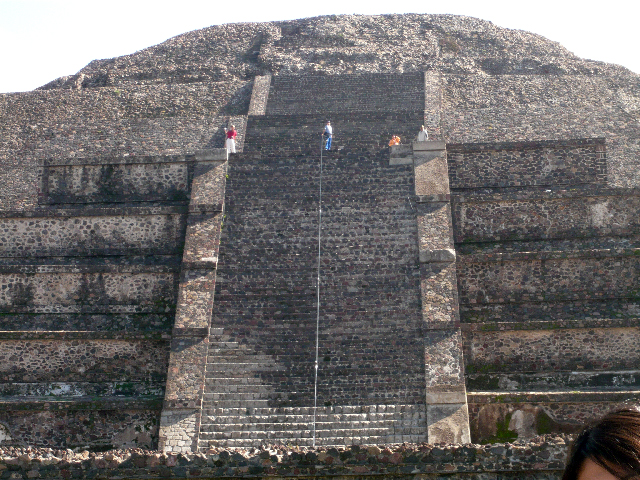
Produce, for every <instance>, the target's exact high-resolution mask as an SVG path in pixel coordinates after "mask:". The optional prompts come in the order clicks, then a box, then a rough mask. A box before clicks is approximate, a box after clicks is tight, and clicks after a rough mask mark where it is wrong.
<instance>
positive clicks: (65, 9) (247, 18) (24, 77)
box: [0, 0, 640, 92]
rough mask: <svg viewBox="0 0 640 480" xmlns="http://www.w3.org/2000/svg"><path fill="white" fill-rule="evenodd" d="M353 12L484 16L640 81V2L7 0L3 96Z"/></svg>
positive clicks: (2, 9)
mask: <svg viewBox="0 0 640 480" xmlns="http://www.w3.org/2000/svg"><path fill="white" fill-rule="evenodd" d="M343 13H360V14H370V15H373V14H382V13H451V14H457V15H467V16H471V17H478V18H482V19H484V20H489V21H491V22H493V23H494V24H496V25H499V26H501V27H507V28H515V29H521V30H528V31H531V32H534V33H538V34H540V35H543V36H545V37H547V38H549V39H550V40H554V41H558V42H560V43H561V44H562V45H564V46H565V47H566V48H568V49H569V50H570V51H572V52H574V53H575V54H576V55H578V56H580V57H583V58H589V59H592V60H602V61H606V62H610V63H618V64H620V65H624V66H625V67H627V68H629V69H630V70H632V71H634V72H636V73H640V54H639V53H638V47H639V44H640V42H639V35H638V26H637V23H638V19H639V18H640V1H638V0H609V1H607V2H589V1H584V0H583V1H577V0H553V1H552V0H529V1H522V0H521V1H518V0H509V1H504V0H441V1H439V2H433V1H430V2H426V1H422V2H419V1H415V0H414V1H407V0H394V1H385V2H383V1H380V0H355V1H350V0H338V1H328V0H322V1H320V0H308V1H304V0H303V1H300V0H298V1H290V0H277V1H273V0H270V1H269V0H261V1H258V0H235V1H232V0H225V1H224V2H221V1H220V0H179V1H176V0H172V1H166V0H156V1H147V0H127V1H125V0H107V1H101V0H82V1H80V0H0V92H17V91H27V90H32V89H34V88H36V87H39V86H41V85H44V84H45V83H47V82H49V81H51V80H54V79H56V78H58V77H61V76H63V75H73V74H74V73H76V72H77V71H78V70H80V69H81V68H82V67H84V66H85V65H86V64H87V63H89V62H90V61H91V60H94V59H99V58H111V57H117V56H120V55H126V54H129V53H133V52H135V51H137V50H141V49H143V48H146V47H149V46H152V45H156V44H158V43H161V42H163V41H164V40H166V39H168V38H170V37H173V36H175V35H179V34H181V33H185V32H188V31H191V30H196V29H199V28H204V27H208V26H210V25H218V24H222V23H236V22H258V21H273V20H288V19H294V18H303V17H313V16H318V15H329V14H343Z"/></svg>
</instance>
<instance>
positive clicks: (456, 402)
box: [0, 15, 640, 478]
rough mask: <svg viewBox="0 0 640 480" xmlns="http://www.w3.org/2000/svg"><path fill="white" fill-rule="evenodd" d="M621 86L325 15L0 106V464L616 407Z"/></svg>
mask: <svg viewBox="0 0 640 480" xmlns="http://www.w3.org/2000/svg"><path fill="white" fill-rule="evenodd" d="M638 82H639V79H638V76H637V75H635V74H632V73H631V72H629V71H627V70H625V69H623V68H621V67H616V66H613V65H608V64H603V63H599V62H592V61H585V60H581V59H579V58H577V57H575V56H573V55H571V54H570V53H568V52H567V51H566V50H564V49H563V48H562V47H561V46H559V45H558V44H555V43H552V42H549V41H547V40H545V39H543V38H542V37H538V36H535V35H533V34H529V33H526V32H518V31H510V30H505V29H501V28H498V27H496V26H494V25H492V24H490V23H488V22H484V21H481V20H477V19H473V18H467V17H455V16H446V15H445V16H438V15H405V16H396V15H391V16H379V17H368V16H341V17H335V16H329V17H319V18H315V19H305V20H296V21H289V22H274V23H260V24H237V25H224V26H220V27H211V28H209V29H205V30H201V31H196V32H191V33H188V34H184V35H181V36H179V37H175V38H173V39H170V40H168V41H167V42H165V43H164V44H162V45H159V46H156V47H152V48H150V49H147V50H145V51H142V52H138V53H136V54H133V55H129V56H125V57H119V58H116V59H111V60H101V61H95V62H92V63H91V64H89V65H88V66H87V67H86V68H85V69H83V70H82V71H81V72H80V73H78V74H77V75H75V76H73V77H68V78H67V77H65V78H62V79H58V80H56V81H54V82H51V83H50V84H48V85H46V86H44V87H42V89H39V90H36V91H33V92H29V93H24V94H3V95H0V113H1V115H0V132H2V135H1V137H0V138H1V143H0V159H1V160H2V162H1V167H0V191H1V192H2V196H1V197H0V277H1V279H0V285H1V289H0V358H1V359H2V360H3V361H2V362H1V364H0V402H1V403H2V409H1V410H0V425H1V428H0V432H1V433H2V434H1V435H0V447H11V446H35V447H53V448H72V449H89V450H94V451H99V450H108V449H112V448H134V447H140V448H146V449H159V450H161V451H163V452H165V453H175V454H177V453H183V454H188V453H195V452H201V453H206V452H208V451H210V449H212V450H211V451H216V452H218V451H220V449H224V448H239V447H243V448H252V447H260V446H262V445H266V444H285V445H287V444H290V445H294V446H310V445H311V444H312V442H313V438H314V434H315V441H316V445H318V446H323V447H327V448H328V447H337V446H341V447H344V446H350V445H386V444H401V443H412V444H413V443H421V442H428V443H440V442H449V443H458V444H460V443H469V442H475V443H496V442H506V441H512V440H516V439H518V440H520V441H525V440H528V439H531V438H533V437H535V436H536V435H540V434H549V433H572V432H574V431H575V430H576V429H577V428H578V427H579V426H580V425H581V424H582V423H583V422H584V421H585V420H587V419H589V418H592V417H593V416H597V415H599V414H600V413H603V412H604V411H606V410H607V409H609V408H612V407H613V406H616V405H620V404H623V403H637V402H638V400H639V399H640V383H639V382H640V375H639V373H640V372H638V364H639V363H638V362H639V360H640V348H639V347H640V335H639V334H638V318H639V316H640V282H639V275H638V274H639V270H640V254H639V252H640V244H639V242H638V234H639V233H640V189H639V188H638V185H639V184H640V173H639V172H640V169H639V168H638V167H639V166H640V89H639V88H638V84H639V83H638ZM327 119H329V120H331V123H332V125H333V126H334V147H333V150H332V151H331V152H328V153H325V154H324V157H323V179H322V182H323V183H322V191H323V197H322V225H321V228H320V230H321V237H320V244H321V247H322V254H321V258H320V308H319V311H320V314H319V320H318V316H317V310H318V305H317V296H316V295H317V293H316V292H317V291H316V287H317V281H318V279H317V261H318V250H317V248H318V231H319V225H318V209H319V201H318V199H319V197H318V194H319V186H320V177H319V174H320V169H319V167H320V144H321V138H320V133H321V131H322V127H323V125H324V122H325V121H326V120H327ZM229 124H234V125H236V127H237V129H238V151H239V153H237V154H232V155H228V154H227V153H226V151H225V150H224V149H223V148H222V147H223V141H224V127H226V126H227V125H229ZM423 124H424V125H425V126H426V128H427V129H428V131H429V137H430V140H431V141H429V142H412V141H411V140H412V139H413V138H414V137H415V135H416V134H417V132H418V130H419V128H420V125H423ZM393 134H397V135H399V136H400V137H401V138H402V141H403V143H402V144H401V145H399V146H396V147H391V148H389V147H388V146H387V142H388V139H389V138H390V137H391V135H393ZM317 321H318V324H319V332H318V353H319V367H318V383H317V385H316V384H315V383H314V369H315V367H314V361H315V351H316V322H317ZM316 391H317V399H316V398H315V397H314V392H316ZM316 400H317V409H315V415H314V401H316ZM314 419H315V420H314ZM545 448H546V447H545ZM549 448H550V449H551V450H548V451H552V450H553V451H554V452H555V453H554V454H553V455H552V456H551V457H548V458H554V459H555V460H554V461H557V458H558V455H559V454H558V453H557V451H556V450H554V449H555V448H556V447H549ZM562 448H564V447H562ZM363 451H364V450H363ZM372 452H373V453H372ZM367 454H370V455H378V454H377V453H376V452H374V451H371V452H369V451H368V453H367ZM354 455H355V453H354ZM385 455H386V454H385ZM389 455H391V453H389ZM403 455H404V454H403ZM478 455H480V454H478ZM482 455H484V453H483V454H482ZM516 456H517V455H516ZM542 457H544V455H542ZM265 458H266V457H265ZM323 458H324V457H323ZM398 458H400V457H398ZM407 458H409V457H407ZM411 458H413V457H411ZM425 458H426V457H425ZM456 458H457V457H456ZM483 458H484V457H483ZM236 460H237V459H236ZM236 460H234V461H236ZM405 460H406V459H405V458H404V457H402V462H404V461H405ZM145 461H146V460H145ZM363 461H364V460H363ZM398 461H400V460H398ZM429 461H431V460H429ZM488 461H489V460H488ZM149 462H151V460H149ZM407 462H409V463H411V461H410V460H407ZM455 462H458V463H456V465H457V466H456V467H455V468H456V469H458V470H456V471H460V472H468V471H467V470H465V468H463V467H460V465H462V463H464V461H463V460H460V459H458V460H456V461H455ZM455 462H454V463H455ZM460 462H462V463H460ZM491 462H493V460H491ZM142 463H144V462H142ZM516 463H517V462H516ZM525 463H526V462H525ZM146 465H147V466H148V464H146ZM234 465H235V464H234ZM527 465H528V466H527V467H526V469H528V468H530V467H531V468H532V469H533V468H535V467H532V466H531V465H529V464H527ZM550 465H551V464H550ZM234 468H235V467H234ZM505 468H507V467H505ZM509 468H511V467H509ZM518 468H521V469H522V468H523V467H522V465H521V466H520V467H518ZM559 468H560V467H559V466H558V465H557V462H556V464H553V465H552V466H549V471H553V472H555V473H553V474H551V473H547V474H545V475H547V476H537V477H533V476H532V477H530V478H556V477H554V475H557V471H558V469H559ZM427 470H428V469H427ZM507 470H508V469H507ZM516 470H517V468H516V469H515V470H514V471H516ZM428 471H430V470H428ZM343 473H344V474H353V473H362V472H358V471H357V470H353V471H349V472H346V473H345V472H343ZM370 473H374V472H370ZM256 474H257V473H256ZM129 475H130V474H129ZM541 475H542V474H541ZM516 476H517V475H516ZM131 478H134V476H133V475H131ZM465 478H466V477H465ZM468 478H471V477H468ZM514 478H515V477H514Z"/></svg>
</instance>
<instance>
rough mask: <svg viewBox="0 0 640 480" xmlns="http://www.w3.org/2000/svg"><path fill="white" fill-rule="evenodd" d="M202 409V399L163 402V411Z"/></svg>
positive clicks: (167, 400)
mask: <svg viewBox="0 0 640 480" xmlns="http://www.w3.org/2000/svg"><path fill="white" fill-rule="evenodd" d="M200 408H202V398H197V399H193V398H192V399H180V400H176V399H167V398H164V399H163V401H162V410H163V411H176V410H194V409H198V410H199V409H200ZM245 410H246V409H245Z"/></svg>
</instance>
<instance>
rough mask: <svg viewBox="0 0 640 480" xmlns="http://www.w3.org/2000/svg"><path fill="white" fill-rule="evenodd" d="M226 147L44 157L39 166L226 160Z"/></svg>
mask: <svg viewBox="0 0 640 480" xmlns="http://www.w3.org/2000/svg"><path fill="white" fill-rule="evenodd" d="M226 161H227V149H226V148H212V149H210V150H200V151H198V152H195V153H191V154H186V155H123V156H95V157H68V158H45V159H42V160H41V161H40V166H41V167H68V166H84V165H130V164H157V163H185V162H226Z"/></svg>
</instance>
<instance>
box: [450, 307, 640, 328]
mask: <svg viewBox="0 0 640 480" xmlns="http://www.w3.org/2000/svg"><path fill="white" fill-rule="evenodd" d="M465 313H466V312H461V317H462V318H463V319H464V318H465V315H464V314H465ZM638 324H640V318H637V317H630V318H580V319H577V320H564V319H562V320H521V319H517V320H513V321H504V322H495V321H487V320H481V321H478V322H474V323H464V321H462V322H461V323H460V328H461V330H462V331H463V332H498V331H512V330H558V329H579V328H625V327H631V328H637V326H638Z"/></svg>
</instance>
